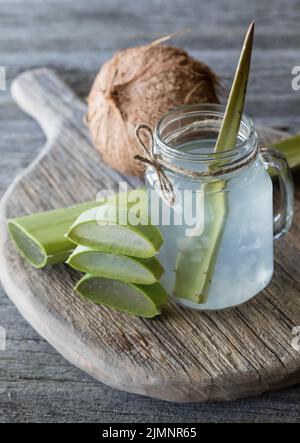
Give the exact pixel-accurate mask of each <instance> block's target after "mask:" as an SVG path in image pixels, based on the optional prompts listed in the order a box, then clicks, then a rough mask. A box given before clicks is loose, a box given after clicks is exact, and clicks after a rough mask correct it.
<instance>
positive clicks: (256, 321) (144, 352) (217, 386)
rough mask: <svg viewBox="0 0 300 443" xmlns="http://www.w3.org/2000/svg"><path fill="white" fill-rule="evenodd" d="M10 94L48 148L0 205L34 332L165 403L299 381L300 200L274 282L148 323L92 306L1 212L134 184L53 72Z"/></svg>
mask: <svg viewBox="0 0 300 443" xmlns="http://www.w3.org/2000/svg"><path fill="white" fill-rule="evenodd" d="M12 93H13V96H14V98H15V100H16V101H17V103H18V104H19V105H20V106H21V108H23V110H24V111H25V112H27V113H29V114H30V115H31V116H32V117H34V118H35V119H36V120H38V122H39V123H40V125H41V126H42V128H43V130H44V132H45V134H46V137H47V143H46V145H45V146H44V148H43V149H42V151H41V153H40V155H39V156H38V158H37V159H36V160H35V161H34V162H33V163H32V164H31V165H30V167H29V168H27V169H26V171H25V172H24V173H23V174H21V176H19V177H18V178H17V179H16V180H15V181H14V182H13V184H12V185H11V186H10V188H9V189H8V191H7V192H6V194H5V196H4V198H3V200H2V202H1V226H0V234H1V245H0V277H1V280H2V283H3V285H4V288H5V290H6V292H7V294H8V296H9V297H10V299H11V300H12V301H13V303H14V304H15V305H16V307H17V308H18V310H19V311H20V313H21V314H22V315H23V316H24V318H25V319H26V320H27V321H28V322H29V323H30V324H31V325H32V326H33V327H34V328H35V329H36V330H37V331H38V333H40V334H41V335H42V336H43V337H44V338H45V339H46V340H47V341H48V342H49V343H51V344H52V346H54V348H56V349H57V350H58V352H60V353H61V354H62V355H63V356H64V357H65V358H66V359H67V360H69V361H70V362H71V363H73V364H74V365H76V366H78V367H79V368H81V369H82V370H84V371H86V372H87V373H89V374H91V375H92V376H94V377H95V378H96V379H98V380H100V381H102V382H104V383H107V384H108V385H110V386H113V387H115V388H118V389H123V390H126V391H129V392H135V393H139V394H144V395H148V396H151V397H156V398H160V399H165V400H169V401H178V402H191V401H206V400H230V399H235V398H240V397H245V396H253V395H256V394H258V393H261V392H264V391H267V390H269V389H273V388H278V387H282V386H287V385H290V384H293V383H297V382H299V381H300V350H299V351H297V350H296V349H294V347H296V346H295V343H296V344H297V339H296V337H295V336H293V334H292V329H293V328H294V327H295V326H298V325H300V266H299V263H300V230H299V228H298V227H297V226H296V224H298V226H299V217H300V209H299V195H297V198H296V205H295V210H296V214H295V223H294V227H293V228H292V229H291V231H290V232H289V233H288V235H287V236H286V237H285V238H284V239H282V240H280V241H278V242H277V243H276V253H275V262H276V263H275V274H274V278H273V281H272V283H271V284H270V285H269V286H268V288H267V289H266V290H265V291H263V292H262V293H261V294H259V295H258V296H256V297H255V298H254V299H252V300H251V301H249V302H248V303H246V304H244V305H242V306H240V307H238V308H235V309H231V310H226V311H219V312H196V311H191V310H187V309H183V308H181V307H179V306H177V305H176V304H175V303H174V302H173V301H170V303H169V305H168V307H167V308H166V310H165V312H164V315H162V316H161V317H159V318H156V319H153V320H143V319H140V318H135V317H131V316H128V315H126V314H120V313H116V312H113V311H111V310H110V309H108V308H104V307H99V306H97V305H93V304H91V303H89V302H87V301H84V300H82V299H81V298H79V297H78V296H77V295H76V294H75V293H74V292H73V290H72V288H73V286H74V283H75V281H76V280H78V274H77V273H76V272H75V271H72V270H70V269H69V268H68V267H67V266H66V265H58V266H54V267H48V268H46V269H44V270H36V269H33V268H31V267H30V266H29V265H28V264H27V263H25V262H24V261H23V260H22V259H21V258H20V256H19V255H18V254H17V252H16V251H15V249H14V247H13V245H12V243H11V241H10V240H9V239H8V236H7V229H6V219H7V218H10V217H15V216H19V215H23V214H30V213H33V212H37V211H43V210H48V209H52V208H57V207H62V206H67V205H71V204H74V203H77V202H82V201H85V200H91V199H93V198H95V196H96V193H97V191H99V190H101V189H103V188H114V189H116V190H117V189H118V186H117V183H118V182H119V181H120V180H122V181H124V179H126V181H127V182H128V183H129V184H130V185H131V186H137V185H138V184H139V181H138V180H137V179H131V178H128V177H126V178H124V176H122V175H121V174H119V173H117V172H115V171H113V170H112V169H110V168H108V167H107V166H105V165H104V164H103V163H102V162H101V158H100V155H99V154H98V153H97V152H96V150H95V149H94V148H93V147H92V145H91V143H90V139H89V136H88V132H87V130H86V128H85V126H84V124H83V123H82V118H83V115H84V113H85V111H86V106H85V104H84V103H82V102H81V101H80V100H79V99H78V98H77V97H76V96H75V95H74V93H73V92H72V91H71V90H70V89H69V88H68V87H67V86H66V85H65V84H64V83H63V82H62V81H61V80H60V79H59V78H58V77H57V75H56V74H55V73H54V72H53V71H51V70H48V69H38V70H34V71H30V72H25V73H24V74H22V75H21V76H20V77H18V78H17V79H16V80H15V82H14V84H13V87H12ZM261 134H263V135H264V137H267V138H269V139H271V140H272V139H273V140H274V139H278V138H280V137H282V133H279V132H276V131H270V130H265V131H262V132H261ZM296 194H299V193H297V192H296ZM293 338H294V341H292V340H293ZM293 344H294V347H293Z"/></svg>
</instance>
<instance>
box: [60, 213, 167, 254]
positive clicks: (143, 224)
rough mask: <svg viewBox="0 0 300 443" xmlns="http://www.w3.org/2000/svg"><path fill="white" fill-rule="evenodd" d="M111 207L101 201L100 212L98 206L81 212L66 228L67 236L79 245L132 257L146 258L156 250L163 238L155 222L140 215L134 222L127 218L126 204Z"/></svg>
mask: <svg viewBox="0 0 300 443" xmlns="http://www.w3.org/2000/svg"><path fill="white" fill-rule="evenodd" d="M111 208H112V207H111V206H110V205H103V206H101V212H100V211H99V208H93V209H90V210H88V211H86V212H84V213H83V214H82V215H80V216H79V217H78V219H77V220H76V221H75V223H74V224H73V225H72V226H71V228H70V229H69V231H68V234H67V235H68V238H69V239H70V240H71V241H73V242H74V243H76V244H78V245H83V246H88V247H90V248H92V249H95V250H99V251H103V252H113V253H115V254H125V255H129V256H132V257H140V258H148V257H152V256H153V255H155V254H156V253H157V252H158V251H159V248H160V247H161V245H162V243H163V238H162V236H161V233H160V231H159V230H158V229H157V227H156V226H154V225H151V223H150V221H149V220H148V219H145V218H143V217H139V223H138V224H137V225H134V224H132V223H130V221H129V220H128V208H124V209H123V208H120V207H119V206H117V207H114V209H115V210H111ZM120 220H123V221H125V224H120V223H119V221H120Z"/></svg>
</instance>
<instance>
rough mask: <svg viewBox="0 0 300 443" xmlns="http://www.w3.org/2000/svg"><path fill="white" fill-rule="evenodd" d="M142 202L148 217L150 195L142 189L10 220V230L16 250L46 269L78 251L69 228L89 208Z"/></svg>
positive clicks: (36, 266) (29, 260) (36, 265)
mask: <svg viewBox="0 0 300 443" xmlns="http://www.w3.org/2000/svg"><path fill="white" fill-rule="evenodd" d="M137 201H140V205H139V207H140V208H141V209H140V212H141V214H142V216H143V217H145V216H146V214H147V193H146V192H145V190H144V189H143V188H139V189H133V190H130V191H128V192H121V193H119V194H115V195H111V196H109V197H107V199H106V201H104V202H102V201H98V202H97V201H90V202H86V203H80V204H78V205H73V206H69V207H67V208H61V209H55V210H51V211H46V212H41V213H36V214H31V215H26V216H23V217H17V218H14V219H11V220H8V231H9V234H10V236H11V238H12V240H13V241H14V243H15V245H16V248H17V250H18V251H19V253H20V254H21V255H22V257H23V258H25V259H26V260H27V261H28V262H29V263H30V264H31V265H32V266H34V267H35V268H43V267H44V266H46V265H54V264H56V263H62V262H64V261H65V260H66V259H67V258H68V257H69V255H70V254H71V253H72V251H73V250H74V249H75V247H76V246H75V244H74V242H72V241H70V240H69V239H68V238H67V237H65V234H66V232H67V231H68V229H69V228H70V226H71V225H72V224H73V223H74V222H75V220H76V219H77V218H78V217H79V215H80V214H82V213H83V212H84V211H86V210H87V209H91V208H94V207H95V206H97V205H98V206H100V205H102V204H104V203H107V204H120V206H122V205H125V204H128V202H129V205H130V206H131V207H132V206H134V205H135V204H136V202H137Z"/></svg>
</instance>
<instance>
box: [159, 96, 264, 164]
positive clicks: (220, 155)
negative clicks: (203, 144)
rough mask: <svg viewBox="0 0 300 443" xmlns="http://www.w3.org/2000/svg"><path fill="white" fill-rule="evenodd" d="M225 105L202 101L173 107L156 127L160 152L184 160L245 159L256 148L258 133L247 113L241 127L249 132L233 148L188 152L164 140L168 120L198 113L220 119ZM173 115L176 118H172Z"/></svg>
mask: <svg viewBox="0 0 300 443" xmlns="http://www.w3.org/2000/svg"><path fill="white" fill-rule="evenodd" d="M224 111H225V105H221V104H216V103H201V104H194V105H184V106H180V107H177V108H173V109H172V110H170V111H169V112H167V113H166V114H164V115H163V116H162V117H161V118H160V120H159V121H158V123H157V124H156V126H155V129H154V141H155V145H156V147H158V149H159V151H160V153H162V154H164V155H167V156H168V157H170V158H173V159H178V160H182V161H193V162H200V163H203V162H204V163H207V162H209V161H213V160H216V159H218V160H226V163H228V162H229V163H230V162H231V161H236V160H237V157H238V160H239V161H240V160H244V159H245V158H247V157H248V156H249V155H251V154H252V153H253V150H254V149H255V148H256V141H257V135H256V130H255V127H254V124H253V122H252V119H251V118H250V117H249V116H248V115H247V114H246V113H243V114H242V118H241V125H240V130H241V127H242V126H243V127H244V129H245V128H246V131H247V134H246V138H245V139H239V140H238V142H237V144H236V146H235V147H234V148H232V149H227V150H224V151H221V152H211V153H204V152H198V153H187V152H184V151H180V150H178V149H176V148H174V147H172V146H170V145H169V144H168V143H166V141H165V140H164V137H163V135H162V131H163V129H164V124H165V122H166V120H168V119H169V123H170V122H175V121H176V120H180V119H182V118H183V117H184V116H188V115H190V116H193V114H194V115H195V117H196V116H197V115H198V116H200V115H202V116H204V115H206V114H210V115H211V116H213V115H214V116H215V117H220V121H221V119H222V117H223V115H224ZM172 116H174V118H173V119H172Z"/></svg>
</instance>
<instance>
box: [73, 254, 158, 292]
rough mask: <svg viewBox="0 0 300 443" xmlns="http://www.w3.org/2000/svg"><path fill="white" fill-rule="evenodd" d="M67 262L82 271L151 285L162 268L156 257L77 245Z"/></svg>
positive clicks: (156, 279)
mask: <svg viewBox="0 0 300 443" xmlns="http://www.w3.org/2000/svg"><path fill="white" fill-rule="evenodd" d="M67 263H68V264H69V265H70V266H71V267H73V268H74V269H77V270H78V271H82V272H84V273H89V274H92V275H94V276H98V277H105V278H112V279H118V280H121V281H124V282H131V283H137V284H141V285H151V284H153V283H155V282H156V281H158V280H159V279H160V277H161V275H162V273H163V268H162V266H161V264H160V263H159V261H158V260H157V258H155V257H150V258H134V257H128V256H126V255H117V254H112V253H106V252H100V251H95V250H94V249H91V248H88V247H86V246H77V248H76V249H75V251H74V252H73V253H72V254H71V255H70V257H69V259H68V261H67Z"/></svg>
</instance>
